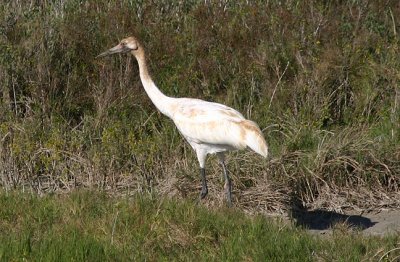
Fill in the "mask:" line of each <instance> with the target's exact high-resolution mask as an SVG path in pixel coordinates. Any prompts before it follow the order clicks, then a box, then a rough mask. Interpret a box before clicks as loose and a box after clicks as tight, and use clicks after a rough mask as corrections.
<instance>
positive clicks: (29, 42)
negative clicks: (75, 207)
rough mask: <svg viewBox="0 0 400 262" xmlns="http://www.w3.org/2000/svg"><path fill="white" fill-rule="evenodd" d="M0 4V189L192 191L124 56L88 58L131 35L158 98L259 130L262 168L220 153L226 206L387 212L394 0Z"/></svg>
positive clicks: (399, 152)
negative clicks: (193, 103) (233, 115)
mask: <svg viewBox="0 0 400 262" xmlns="http://www.w3.org/2000/svg"><path fill="white" fill-rule="evenodd" d="M3 2H4V3H3V4H2V5H1V7H0V17H1V18H2V19H0V23H1V24H0V83H1V90H0V91H1V93H0V98H1V102H0V110H1V112H2V113H1V114H0V165H1V166H2V168H1V170H0V178H1V179H0V183H1V185H2V186H3V187H4V188H6V189H7V190H8V189H10V188H13V187H14V188H21V187H23V188H25V187H27V186H28V187H32V188H33V189H34V190H36V191H38V192H54V191H69V190H71V189H73V188H76V187H100V188H105V189H110V190H111V189H114V190H128V191H135V192H155V191H156V192H159V193H161V194H165V195H166V194H168V195H174V196H178V197H179V196H182V197H187V195H189V196H192V197H195V195H196V194H197V184H198V182H197V180H198V179H197V165H196V160H195V158H194V157H193V154H192V153H191V152H190V149H189V147H188V146H187V145H186V144H185V142H184V141H183V140H182V138H181V137H180V136H179V134H178V132H177V131H176V129H175V128H174V126H173V124H172V123H171V122H170V121H169V120H167V119H165V117H164V116H162V115H160V114H159V113H158V112H155V108H154V107H153V106H152V105H151V102H150V101H149V99H148V98H147V97H146V94H145V93H144V91H143V90H142V89H141V84H140V81H139V76H138V71H137V66H136V63H135V61H133V59H132V58H131V57H129V56H116V57H113V58H107V59H103V60H96V59H95V57H96V55H97V54H99V53H100V52H102V51H104V50H105V49H107V48H109V47H111V46H113V45H115V44H116V42H117V41H118V39H121V38H122V37H125V36H127V35H132V34H133V35H136V36H139V37H140V38H141V39H142V41H143V43H144V45H145V46H146V49H147V53H148V56H149V62H150V67H151V68H152V72H153V78H154V80H155V82H156V83H157V84H158V86H159V87H160V89H162V90H163V91H165V93H166V94H168V95H171V96H188V97H198V98H202V99H207V100H212V101H217V102H221V103H224V104H227V105H229V106H232V107H234V108H236V109H238V110H239V111H241V112H242V113H244V115H245V116H247V117H249V118H251V119H253V120H255V121H256V122H258V123H259V125H260V126H261V127H262V128H263V130H264V134H265V136H266V139H267V141H268V143H269V144H270V147H271V155H272V159H270V161H268V162H262V163H260V160H259V158H258V157H257V156H255V155H254V154H252V153H245V154H232V155H231V157H230V158H229V159H228V160H229V162H230V166H231V168H230V170H231V173H232V175H233V180H234V183H235V192H236V193H237V194H235V195H236V197H237V199H236V203H237V205H238V206H241V207H243V208H248V209H249V210H250V211H256V210H258V209H260V208H261V210H262V211H265V210H271V209H274V210H279V209H281V208H282V207H283V206H285V205H286V204H287V203H297V202H301V203H302V204H304V205H309V206H310V205H315V204H316V203H321V202H322V203H324V204H323V205H324V206H326V207H328V208H336V207H335V206H333V205H334V203H335V201H332V197H334V196H343V194H347V195H346V197H345V199H344V200H343V201H344V202H345V203H351V204H354V205H357V206H363V205H375V206H377V205H382V204H385V205H398V203H399V199H398V197H397V198H395V197H394V194H393V193H395V192H397V191H398V185H399V184H400V178H399V175H398V174H400V132H399V130H400V126H399V123H400V118H399V116H400V109H399V104H400V101H399V99H400V90H399V82H400V75H399V73H398V72H399V71H400V65H399V63H400V62H399V59H398V57H399V49H398V46H399V41H398V39H399V37H398V32H397V31H398V28H399V20H398V19H399V18H400V7H399V5H398V3H397V2H396V1H251V2H249V1H237V2H229V1H217V2H213V1H147V0H144V1H130V0H124V1H116V2H112V1H105V0H100V1H94V0H86V1H81V0H69V1H64V0H57V1H34V2H32V1H22V0H16V1H7V0H6V1H3ZM209 166H210V168H209V170H210V171H211V172H210V173H209V174H210V176H209V177H210V183H211V185H212V186H211V191H216V192H211V194H210V198H211V200H217V201H214V202H217V203H218V199H219V197H220V196H222V194H221V195H218V192H219V191H220V190H219V188H221V187H222V185H221V182H220V180H219V179H218V178H216V177H217V176H216V175H211V174H213V173H216V172H220V170H219V169H217V164H215V163H213V164H211V163H210V165H209ZM217 170H218V171H217ZM215 188H218V190H217V189H215ZM221 189H222V188H221ZM266 189H268V190H266ZM371 191H372V192H373V193H377V194H370V192H371ZM346 192H351V193H349V194H348V193H346ZM248 193H249V194H248ZM271 194H272V195H273V197H272V198H270V197H269V195H271ZM274 194H275V195H274ZM250 195H256V196H257V200H254V198H251V197H250V198H246V196H250ZM318 199H319V200H321V201H319V202H318V201H316V200H318ZM385 199H386V200H385ZM387 199H389V200H390V201H388V200H387ZM383 200H385V201H384V202H385V203H383V202H382V201H383ZM339 202H340V201H339ZM344 202H340V203H338V202H336V205H341V204H343V203H344ZM260 203H262V204H261V205H260ZM279 203H280V204H279ZM317 205H318V204H317Z"/></svg>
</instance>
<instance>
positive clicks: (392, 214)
mask: <svg viewBox="0 0 400 262" xmlns="http://www.w3.org/2000/svg"><path fill="white" fill-rule="evenodd" d="M291 217H292V219H293V220H294V221H295V224H296V225H297V226H302V227H304V228H307V229H308V230H309V231H310V232H311V233H314V234H319V235H329V234H331V233H332V231H333V230H334V229H335V228H338V227H345V228H348V229H349V230H361V232H362V233H363V234H365V235H377V236H383V235H388V234H398V233H400V209H382V210H379V211H371V212H355V211H350V212H347V213H345V214H339V213H336V212H333V211H325V210H313V211H305V210H297V211H293V212H292V213H291Z"/></svg>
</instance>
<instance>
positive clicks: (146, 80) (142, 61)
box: [134, 49, 173, 117]
mask: <svg viewBox="0 0 400 262" xmlns="http://www.w3.org/2000/svg"><path fill="white" fill-rule="evenodd" d="M134 56H135V57H136V60H137V61H138V64H139V72H140V80H141V81H142V85H143V87H144V90H145V91H146V93H147V95H148V96H149V98H150V100H151V101H152V102H153V104H154V105H155V106H156V107H157V109H158V110H160V111H161V113H163V114H164V115H167V116H169V117H170V116H171V112H170V111H171V110H170V108H171V103H172V100H173V98H171V97H168V96H166V95H164V94H163V93H162V92H161V91H160V90H159V89H158V88H157V86H156V84H155V83H154V82H153V80H152V79H151V76H150V74H149V71H148V69H147V63H146V57H145V54H144V51H143V49H142V50H141V52H139V53H136V54H134Z"/></svg>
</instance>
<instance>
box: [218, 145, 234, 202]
mask: <svg viewBox="0 0 400 262" xmlns="http://www.w3.org/2000/svg"><path fill="white" fill-rule="evenodd" d="M218 158H219V162H220V163H221V166H222V170H223V171H224V179H225V185H224V189H225V194H226V202H227V204H228V206H232V182H231V179H230V177H229V175H228V171H227V169H226V166H225V157H224V154H223V153H218Z"/></svg>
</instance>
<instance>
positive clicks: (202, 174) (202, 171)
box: [200, 168, 208, 199]
mask: <svg viewBox="0 0 400 262" xmlns="http://www.w3.org/2000/svg"><path fill="white" fill-rule="evenodd" d="M200 177H201V192H200V199H203V198H205V197H206V195H207V193H208V187H207V180H206V170H205V169H204V168H200Z"/></svg>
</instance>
